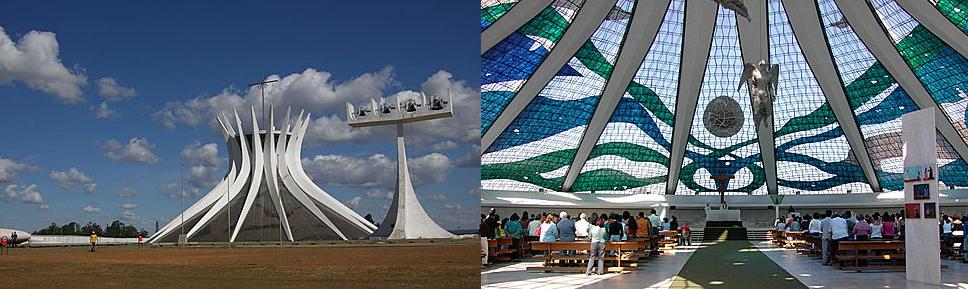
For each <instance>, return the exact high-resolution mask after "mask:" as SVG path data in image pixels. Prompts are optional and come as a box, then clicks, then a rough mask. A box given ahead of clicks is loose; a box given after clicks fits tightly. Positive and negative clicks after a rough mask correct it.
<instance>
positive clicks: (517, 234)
mask: <svg viewBox="0 0 968 289" xmlns="http://www.w3.org/2000/svg"><path fill="white" fill-rule="evenodd" d="M506 226H507V228H506V229H505V231H507V234H508V237H511V248H514V253H511V259H514V260H516V259H518V251H519V249H520V248H521V236H523V235H524V229H523V228H521V222H519V220H518V214H517V213H514V214H511V219H510V222H508V224H507V225H506Z"/></svg>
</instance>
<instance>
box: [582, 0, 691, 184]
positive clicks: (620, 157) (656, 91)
mask: <svg viewBox="0 0 968 289" xmlns="http://www.w3.org/2000/svg"><path fill="white" fill-rule="evenodd" d="M683 6H684V3H683V1H681V0H675V1H672V2H671V3H670V6H669V9H668V10H667V11H666V15H665V18H664V19H663V23H662V25H661V26H660V27H659V31H658V33H657V34H656V39H655V41H654V42H653V43H652V47H651V48H650V49H649V51H648V53H647V54H646V57H645V59H644V60H643V61H642V64H641V65H640V66H639V70H638V71H637V72H636V74H635V77H634V78H633V79H632V82H631V83H629V87H628V88H627V90H626V93H625V95H624V97H623V98H622V100H621V101H620V103H619V104H618V106H617V107H616V108H615V111H614V112H613V113H612V116H611V118H610V119H609V123H608V124H607V125H606V126H605V130H604V131H603V132H602V136H601V137H600V138H599V140H598V143H597V144H596V145H595V148H594V149H592V152H591V154H590V155H589V157H588V160H587V161H586V163H585V166H584V167H582V171H581V174H580V175H579V176H578V179H577V180H576V181H575V185H574V186H573V187H572V190H573V191H602V190H618V191H630V192H639V193H659V194H661V193H664V190H665V182H666V179H667V177H668V171H669V150H670V147H671V144H670V143H669V140H670V138H671V137H672V126H673V125H674V124H673V123H674V118H675V116H674V115H673V114H672V111H674V110H675V96H676V89H677V85H676V84H677V83H678V81H679V60H680V57H679V55H680V50H681V46H682V17H683V8H684V7H683ZM657 116H658V117H657Z"/></svg>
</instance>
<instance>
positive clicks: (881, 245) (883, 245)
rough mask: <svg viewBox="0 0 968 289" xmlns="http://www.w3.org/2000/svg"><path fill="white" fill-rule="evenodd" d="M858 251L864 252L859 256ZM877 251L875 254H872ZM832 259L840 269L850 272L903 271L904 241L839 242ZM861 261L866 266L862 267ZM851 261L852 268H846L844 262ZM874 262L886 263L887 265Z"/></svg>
mask: <svg viewBox="0 0 968 289" xmlns="http://www.w3.org/2000/svg"><path fill="white" fill-rule="evenodd" d="M860 250H866V253H865V254H861V252H860ZM874 250H877V251H878V252H877V254H874V253H875V252H874ZM834 258H835V259H836V261H837V262H839V263H840V265H841V266H840V269H842V270H850V271H865V270H884V271H904V241H894V240H870V241H840V242H838V244H837V251H836V252H834ZM861 260H866V261H868V262H867V265H864V266H862V265H861V264H860V261H861ZM850 261H853V263H854V264H853V266H846V265H845V263H846V262H850ZM874 261H886V263H887V264H883V263H881V262H878V263H877V264H874Z"/></svg>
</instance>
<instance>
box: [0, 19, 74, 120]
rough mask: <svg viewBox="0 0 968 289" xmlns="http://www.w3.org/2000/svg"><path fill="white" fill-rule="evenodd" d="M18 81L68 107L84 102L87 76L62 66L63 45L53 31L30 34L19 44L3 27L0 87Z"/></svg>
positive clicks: (1, 33) (0, 48) (21, 39)
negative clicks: (68, 105) (61, 45)
mask: <svg viewBox="0 0 968 289" xmlns="http://www.w3.org/2000/svg"><path fill="white" fill-rule="evenodd" d="M14 81H19V82H22V83H25V84H27V86H28V87H30V88H33V89H37V90H40V91H43V92H44V93H46V94H49V95H51V96H53V97H54V98H56V99H57V100H58V101H60V102H63V103H68V104H74V103H80V102H83V101H84V93H83V92H82V91H81V86H85V85H87V77H86V76H85V75H84V74H83V73H82V72H81V71H80V69H78V68H75V69H68V68H67V67H65V66H64V64H63V63H61V59H60V45H59V44H58V43H57V36H56V35H55V34H54V33H52V32H40V31H30V32H27V34H25V35H24V36H23V37H21V38H20V40H18V41H17V42H14V41H13V39H11V38H10V36H8V35H7V33H6V31H4V29H3V27H0V85H4V84H10V83H13V82H14Z"/></svg>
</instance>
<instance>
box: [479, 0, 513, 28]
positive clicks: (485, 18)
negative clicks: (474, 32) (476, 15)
mask: <svg viewBox="0 0 968 289" xmlns="http://www.w3.org/2000/svg"><path fill="white" fill-rule="evenodd" d="M514 4H518V0H481V30H484V29H487V27H490V26H491V24H494V22H495V21H497V20H498V19H500V18H501V16H504V14H506V13H508V11H510V10H511V8H512V7H514Z"/></svg>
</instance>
